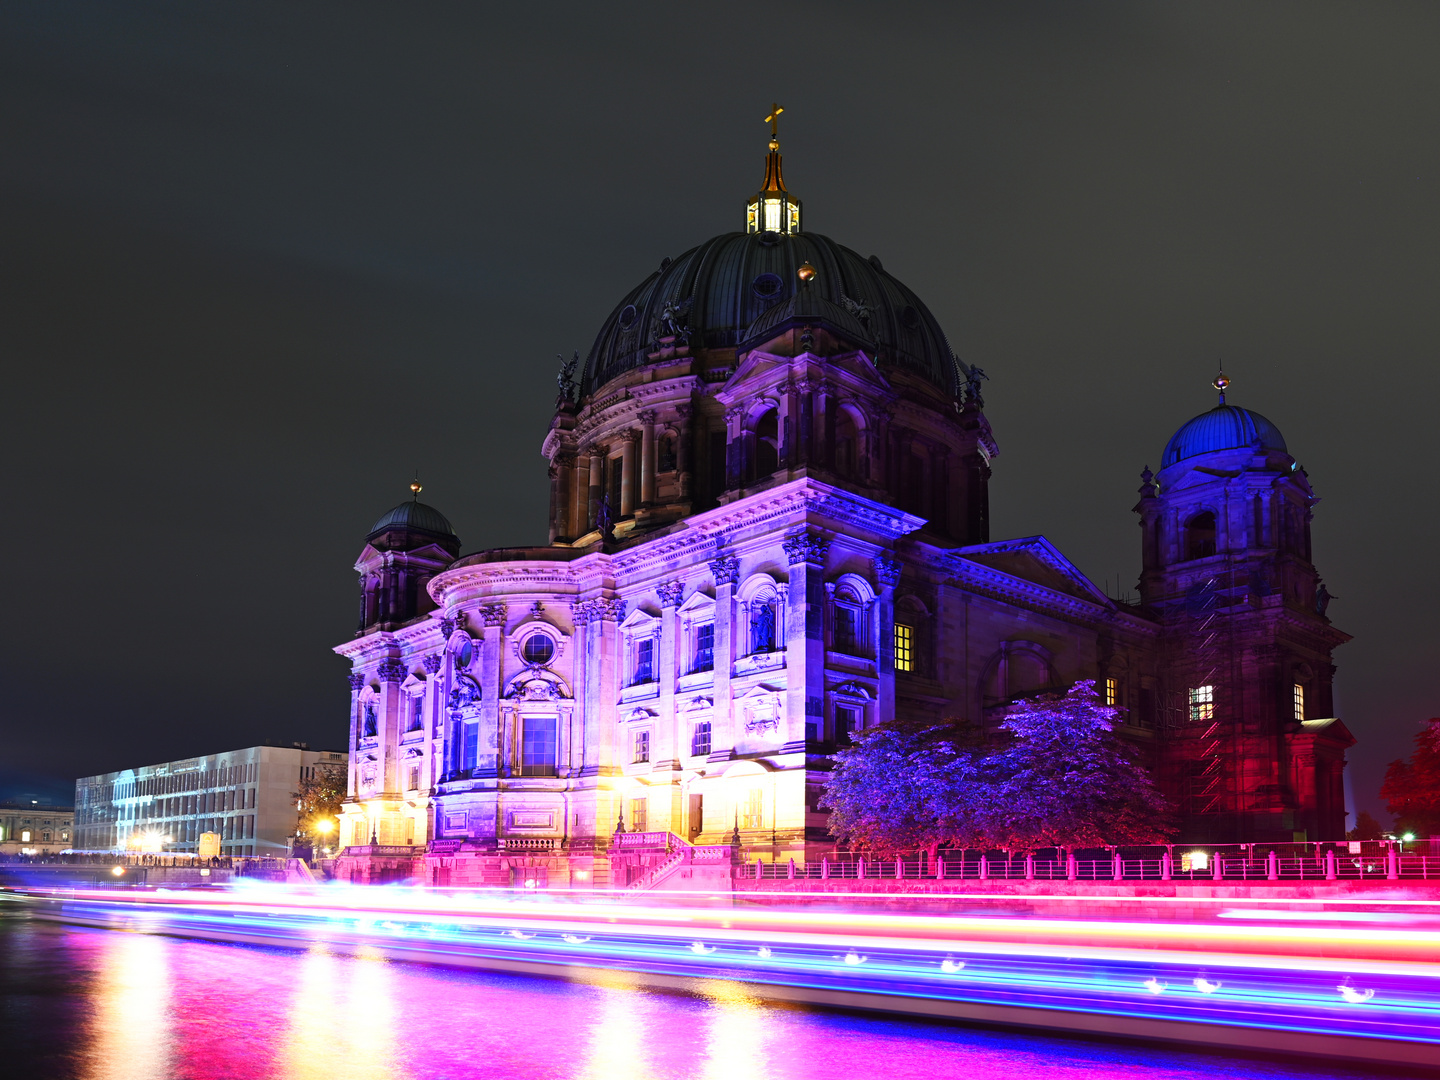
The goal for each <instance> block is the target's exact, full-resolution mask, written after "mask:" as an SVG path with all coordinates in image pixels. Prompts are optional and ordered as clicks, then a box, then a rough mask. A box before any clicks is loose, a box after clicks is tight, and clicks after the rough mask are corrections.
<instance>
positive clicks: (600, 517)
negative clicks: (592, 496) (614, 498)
mask: <svg viewBox="0 0 1440 1080" xmlns="http://www.w3.org/2000/svg"><path fill="white" fill-rule="evenodd" d="M614 524H615V516H614V513H613V512H612V511H611V509H610V496H609V495H601V496H600V501H599V503H598V504H596V506H595V528H597V529H599V530H600V539H601V540H610V539H612V536H611V533H610V529H611V527H612V526H613V525H614Z"/></svg>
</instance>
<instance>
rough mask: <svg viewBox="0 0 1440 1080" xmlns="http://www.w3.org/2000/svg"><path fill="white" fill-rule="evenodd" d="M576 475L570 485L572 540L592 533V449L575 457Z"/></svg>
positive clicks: (582, 451) (583, 451)
mask: <svg viewBox="0 0 1440 1080" xmlns="http://www.w3.org/2000/svg"><path fill="white" fill-rule="evenodd" d="M574 471H575V475H574V478H573V480H572V481H571V483H570V539H572V540H578V539H579V538H580V537H582V536H584V535H585V534H586V533H587V532H589V531H590V501H589V500H590V448H589V447H586V448H584V449H583V450H581V451H580V453H578V454H576V455H575V470H574Z"/></svg>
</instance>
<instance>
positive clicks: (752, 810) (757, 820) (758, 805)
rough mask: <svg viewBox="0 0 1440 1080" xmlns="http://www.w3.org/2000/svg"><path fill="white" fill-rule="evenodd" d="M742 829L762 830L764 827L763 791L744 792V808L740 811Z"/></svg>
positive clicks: (754, 789) (752, 789) (760, 789)
mask: <svg viewBox="0 0 1440 1080" xmlns="http://www.w3.org/2000/svg"><path fill="white" fill-rule="evenodd" d="M740 827H741V828H742V829H763V828H764V827H765V789H764V788H751V789H750V790H749V791H748V792H746V798H745V803H744V806H743V807H742V808H741V811H740Z"/></svg>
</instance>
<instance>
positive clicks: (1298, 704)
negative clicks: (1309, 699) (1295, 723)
mask: <svg viewBox="0 0 1440 1080" xmlns="http://www.w3.org/2000/svg"><path fill="white" fill-rule="evenodd" d="M1291 700H1292V703H1293V705H1294V709H1295V719H1296V720H1304V719H1305V685H1304V684H1303V683H1298V682H1297V683H1296V684H1295V685H1294V688H1293V691H1292V693H1291Z"/></svg>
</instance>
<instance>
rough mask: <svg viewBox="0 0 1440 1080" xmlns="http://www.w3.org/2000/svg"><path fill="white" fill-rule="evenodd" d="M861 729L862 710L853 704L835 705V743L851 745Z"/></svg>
mask: <svg viewBox="0 0 1440 1080" xmlns="http://www.w3.org/2000/svg"><path fill="white" fill-rule="evenodd" d="M859 729H860V710H859V709H857V708H855V707H854V706H853V705H836V706H835V743H836V745H837V746H849V745H850V743H851V742H852V741H854V737H855V732H856V731H858V730H859Z"/></svg>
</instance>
